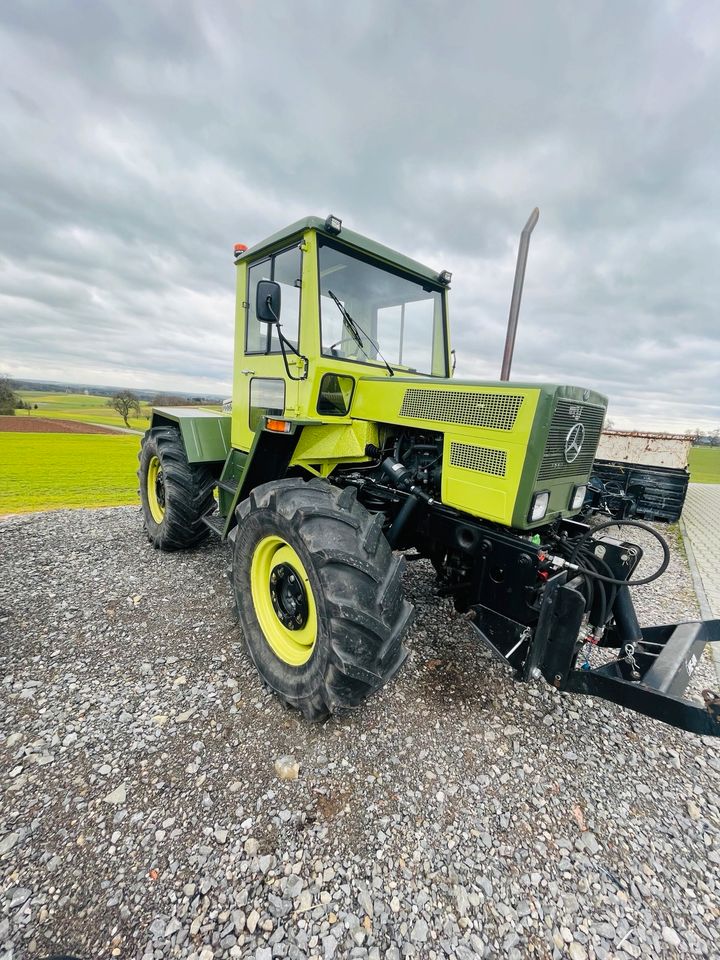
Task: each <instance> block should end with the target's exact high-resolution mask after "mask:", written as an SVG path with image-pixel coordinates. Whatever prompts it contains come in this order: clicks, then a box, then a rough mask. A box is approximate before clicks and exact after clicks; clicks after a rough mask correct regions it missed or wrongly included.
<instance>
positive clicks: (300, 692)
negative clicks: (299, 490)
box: [233, 508, 330, 702]
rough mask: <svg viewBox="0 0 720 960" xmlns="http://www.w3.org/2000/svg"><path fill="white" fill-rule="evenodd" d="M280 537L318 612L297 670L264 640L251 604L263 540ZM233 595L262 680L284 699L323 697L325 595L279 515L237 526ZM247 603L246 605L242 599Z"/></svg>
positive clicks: (265, 514)
mask: <svg viewBox="0 0 720 960" xmlns="http://www.w3.org/2000/svg"><path fill="white" fill-rule="evenodd" d="M268 536H280V537H282V538H283V539H284V540H285V541H286V542H287V543H288V544H289V545H290V546H291V547H292V548H293V549H294V550H295V551H296V552H297V554H298V556H299V557H300V559H301V560H302V563H303V566H304V567H305V571H306V572H307V575H308V579H309V581H310V587H311V589H312V592H313V599H314V601H315V607H316V611H317V638H316V640H315V646H314V648H313V652H312V654H311V655H310V658H309V659H308V660H307V662H306V663H304V664H301V665H300V666H292V665H291V664H288V663H285V662H284V661H283V660H281V659H280V658H279V657H278V656H277V655H276V654H275V652H274V651H273V649H272V647H271V646H270V644H269V643H268V641H267V640H266V639H265V635H264V633H263V630H262V628H261V626H260V623H259V621H258V618H257V615H256V613H255V606H254V603H253V602H252V587H251V577H250V570H251V566H252V558H253V554H254V553H255V549H256V547H257V545H258V543H260V541H261V540H263V539H264V538H265V537H268ZM233 590H234V592H235V597H236V604H237V609H238V615H239V617H240V622H241V625H242V628H243V633H244V636H245V641H246V645H247V648H248V652H249V654H250V657H251V659H252V661H253V663H254V664H255V666H256V667H257V669H258V671H259V673H260V675H261V676H262V677H263V678H264V679H265V681H266V682H267V683H268V684H269V685H270V686H271V687H272V688H273V689H274V690H276V691H278V692H279V693H280V694H281V695H282V696H283V697H285V698H286V699H287V700H289V701H291V702H294V701H300V700H307V698H308V697H312V696H313V694H315V693H322V692H323V690H324V685H325V673H326V670H327V665H328V658H329V655H330V630H329V624H328V619H327V615H326V610H325V602H324V591H323V587H322V584H321V582H320V578H319V575H318V572H317V570H316V568H315V564H314V561H313V557H312V555H311V553H310V551H309V550H308V548H307V546H306V545H305V543H304V541H303V538H302V535H301V534H300V533H299V532H298V530H297V529H296V528H295V527H294V526H293V524H292V523H291V522H290V521H289V520H287V519H286V518H285V517H283V516H282V515H281V514H279V513H277V512H276V511H274V510H270V509H267V508H265V509H261V510H258V511H256V512H254V513H252V514H251V515H250V516H248V517H247V518H246V519H245V520H244V521H243V522H242V523H241V524H240V526H239V528H238V533H237V538H236V540H235V548H234V557H233ZM248 597H249V598H250V599H251V602H250V603H248V602H247V599H246V598H248Z"/></svg>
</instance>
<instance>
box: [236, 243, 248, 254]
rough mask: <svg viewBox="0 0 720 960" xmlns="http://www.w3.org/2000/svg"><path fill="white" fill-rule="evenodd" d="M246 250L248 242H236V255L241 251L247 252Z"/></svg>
mask: <svg viewBox="0 0 720 960" xmlns="http://www.w3.org/2000/svg"><path fill="white" fill-rule="evenodd" d="M246 250H247V244H246V243H236V244H235V256H237V255H238V254H239V253H245V251H246Z"/></svg>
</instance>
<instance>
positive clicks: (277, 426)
mask: <svg viewBox="0 0 720 960" xmlns="http://www.w3.org/2000/svg"><path fill="white" fill-rule="evenodd" d="M265 426H266V427H267V428H268V430H274V431H275V433H290V421H289V420H270V419H268V420H266V421H265Z"/></svg>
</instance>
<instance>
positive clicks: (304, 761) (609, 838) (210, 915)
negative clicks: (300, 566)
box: [0, 508, 720, 960]
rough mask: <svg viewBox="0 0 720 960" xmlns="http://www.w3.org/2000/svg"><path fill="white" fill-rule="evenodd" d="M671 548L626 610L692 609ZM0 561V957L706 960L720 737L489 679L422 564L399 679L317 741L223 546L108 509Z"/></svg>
mask: <svg viewBox="0 0 720 960" xmlns="http://www.w3.org/2000/svg"><path fill="white" fill-rule="evenodd" d="M672 546H673V558H672V563H671V566H670V569H669V571H668V574H667V575H666V576H665V577H664V578H663V579H662V580H661V581H659V582H657V583H654V584H651V585H649V586H648V587H646V588H641V589H639V590H637V591H635V594H636V599H637V603H638V606H639V609H640V614H641V620H642V622H645V623H649V622H655V623H662V622H666V621H669V620H679V619H683V618H689V617H694V616H696V614H697V610H696V605H695V600H694V595H693V591H692V585H691V582H690V578H689V574H688V570H687V566H686V564H685V561H684V556H683V554H682V550H681V549H680V548H679V547H678V545H677V544H676V543H673V545H672ZM0 554H1V555H0V569H2V571H3V577H2V582H1V583H0V630H1V631H2V642H1V645H0V653H1V655H2V684H1V686H0V690H2V712H1V713H0V760H1V762H2V770H3V777H2V784H3V791H2V794H1V795H0V870H1V872H2V890H1V893H0V944H2V945H3V946H4V949H5V953H4V954H3V952H2V949H1V948H0V956H3V957H13V958H14V960H21V958H22V960H24V958H34V957H43V958H44V957H46V956H47V955H48V954H49V953H52V952H58V953H60V952H71V953H74V954H76V955H77V956H80V957H83V958H88V960H90V958H92V960H95V958H98V957H103V958H105V957H110V956H118V957H122V958H134V957H138V958H142V957H144V958H147V960H151V958H152V960H164V958H167V957H192V958H194V960H211V958H213V957H216V958H220V957H223V958H224V957H231V958H232V957H238V958H251V960H270V958H274V957H288V958H292V960H300V958H311V957H314V958H322V960H332V958H337V960H340V958H345V957H352V958H368V960H380V958H388V960H400V957H403V958H404V957H416V958H457V960H470V958H474V957H499V956H502V957H506V958H509V960H521V958H524V957H528V956H535V957H543V958H544V957H556V958H560V957H567V956H569V957H571V958H572V960H584V958H593V957H597V958H599V960H604V958H609V957H611V956H612V957H618V958H626V957H635V958H637V957H646V958H653V960H655V958H658V957H663V958H664V957H677V956H680V955H682V956H689V955H692V956H698V957H712V956H717V944H718V940H717V931H718V925H719V924H720V750H719V749H718V748H719V746H720V741H718V740H709V739H705V740H703V739H701V738H699V737H696V736H693V735H691V734H685V733H682V732H680V731H677V730H674V729H672V728H670V727H667V726H664V725H662V724H659V723H654V722H652V721H650V720H647V719H645V718H643V717H640V716H637V715H634V714H632V713H630V712H627V711H624V710H623V709H621V708H619V707H614V706H612V705H610V704H607V705H606V704H603V703H601V702H598V701H592V700H590V699H585V700H583V699H580V698H572V697H567V696H566V697H563V696H560V695H558V694H557V693H555V692H554V691H553V690H552V689H550V688H549V687H548V686H546V685H544V684H541V683H537V684H530V685H521V684H516V683H514V682H513V681H511V679H510V678H509V677H508V675H507V674H506V673H505V672H504V670H503V668H502V667H501V666H500V665H499V664H496V663H495V662H494V661H491V660H488V659H486V658H485V657H484V655H483V653H482V651H481V649H480V648H479V646H478V643H477V641H476V639H475V638H474V636H473V633H472V630H471V628H470V626H469V625H468V623H467V621H465V620H463V619H462V618H461V617H459V616H457V615H456V614H455V613H454V612H453V610H452V608H451V606H450V604H449V603H448V602H447V601H446V600H440V599H438V598H436V597H435V596H434V595H433V584H434V580H433V576H432V571H431V569H430V567H429V566H428V565H427V564H426V563H424V562H420V563H415V564H412V565H411V566H410V569H409V571H408V573H407V575H406V586H407V592H408V595H409V596H410V599H412V600H413V602H414V603H415V604H416V608H417V618H416V621H415V624H414V626H413V627H412V629H411V632H410V635H409V637H408V645H409V647H410V649H411V657H410V659H409V661H408V663H407V664H406V666H405V668H404V669H403V671H402V672H401V673H400V675H399V676H398V678H397V680H396V681H394V682H393V683H392V684H391V685H390V686H389V687H387V688H386V689H385V690H384V691H382V692H381V693H380V694H379V695H378V696H376V697H375V698H374V699H373V700H372V701H370V702H369V703H368V704H367V705H366V706H365V707H363V708H362V709H360V710H358V711H357V712H354V713H352V714H350V715H348V716H345V717H342V718H340V719H335V720H332V721H331V722H329V723H327V724H326V725H324V726H320V727H317V726H308V725H306V724H305V723H304V722H303V721H302V720H301V718H300V717H298V716H296V715H295V714H294V713H292V712H287V711H285V710H283V709H282V707H281V706H280V705H279V704H278V702H277V701H276V700H275V699H274V698H273V697H271V696H269V695H268V694H267V693H266V692H265V690H264V689H263V687H262V685H261V683H260V682H259V680H258V678H257V676H256V674H255V672H254V670H253V668H252V667H251V665H250V663H249V661H248V659H247V657H246V655H245V653H244V650H243V646H242V638H241V636H240V633H239V629H238V627H237V624H236V621H235V617H234V614H233V612H232V610H231V604H230V595H229V589H228V586H227V582H226V579H225V575H224V572H225V567H226V565H227V562H228V555H227V549H226V547H225V546H223V545H220V544H218V543H214V542H213V543H208V544H207V545H205V546H203V547H202V548H200V549H198V550H195V551H193V552H189V553H176V554H162V553H158V552H156V551H154V550H153V549H152V548H151V547H150V546H149V544H148V543H147V541H146V540H145V539H144V537H143V534H142V531H141V526H140V519H139V515H138V511H137V510H136V509H135V508H116V509H104V510H82V511H60V512H56V513H46V514H35V515H23V516H17V517H12V518H8V519H5V520H3V521H1V522H0ZM696 675H697V676H696V682H697V684H698V686H707V685H710V684H711V683H712V666H711V664H710V663H709V661H707V662H703V663H702V664H701V665H700V666H699V668H698V670H697V671H696ZM286 754H290V755H292V756H294V757H295V759H296V760H297V762H298V763H299V764H300V772H299V778H298V779H297V780H289V781H286V780H280V779H278V777H277V775H276V773H275V770H274V761H275V760H276V759H277V758H279V757H280V756H282V755H286Z"/></svg>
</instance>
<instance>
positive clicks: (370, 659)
mask: <svg viewBox="0 0 720 960" xmlns="http://www.w3.org/2000/svg"><path fill="white" fill-rule="evenodd" d="M236 515H237V521H238V525H237V527H235V529H234V530H233V532H232V533H231V535H230V536H231V538H232V539H233V540H234V544H233V565H232V581H233V592H234V595H235V602H236V605H237V609H238V614H239V618H240V622H241V625H242V628H243V633H244V635H245V640H246V643H247V647H248V651H249V653H250V657H251V658H252V660H253V662H254V664H255V666H256V667H257V669H258V672H259V673H260V675H261V677H262V678H263V680H264V681H265V683H266V684H267V685H268V686H269V687H270V688H271V689H272V690H274V691H275V693H277V695H278V696H279V697H280V698H281V699H282V700H283V701H284V702H285V703H287V704H289V705H290V706H293V707H296V708H297V709H298V710H300V711H302V713H303V715H304V716H305V717H306V718H307V719H308V720H324V719H326V718H327V717H328V716H329V715H330V714H332V713H335V712H336V711H338V710H342V709H343V708H348V707H354V706H357V705H358V704H360V703H361V702H362V701H363V700H365V699H366V698H367V697H368V696H370V694H371V693H373V692H374V691H375V690H377V689H379V688H380V687H381V686H383V684H385V683H387V681H388V680H390V679H391V677H393V676H394V675H395V673H396V672H397V671H398V670H399V669H400V667H401V665H402V663H403V661H404V660H405V657H406V656H407V651H406V650H405V648H404V646H403V644H402V638H403V636H404V634H405V631H406V629H407V627H408V625H409V622H410V618H411V615H412V607H411V606H410V604H409V603H407V602H406V601H405V600H404V599H403V597H402V591H401V583H400V580H401V574H402V563H403V561H402V560H401V559H400V558H399V557H395V556H393V553H392V550H391V549H390V545H389V544H388V542H387V540H386V539H385V537H384V536H383V533H382V517H381V516H380V515H378V516H375V517H373V516H371V514H369V513H368V511H367V510H365V508H364V507H362V506H361V505H360V504H359V503H358V502H357V499H356V495H355V491H354V490H353V489H350V488H347V489H345V490H340V489H338V488H337V487H333V486H331V485H330V484H329V483H328V482H327V481H325V480H311V481H309V482H306V481H304V480H301V479H289V480H281V481H277V482H274V483H267V484H263V485H262V486H259V487H257V488H256V489H255V490H253V491H252V492H251V494H250V496H249V497H248V499H247V500H245V501H244V502H243V503H241V504H240V506H239V507H238V509H237V514H236Z"/></svg>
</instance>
